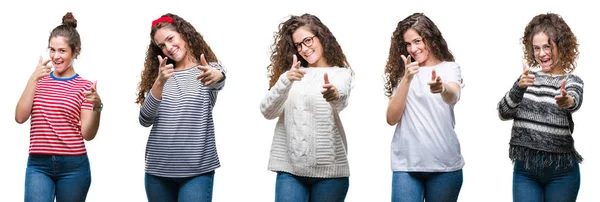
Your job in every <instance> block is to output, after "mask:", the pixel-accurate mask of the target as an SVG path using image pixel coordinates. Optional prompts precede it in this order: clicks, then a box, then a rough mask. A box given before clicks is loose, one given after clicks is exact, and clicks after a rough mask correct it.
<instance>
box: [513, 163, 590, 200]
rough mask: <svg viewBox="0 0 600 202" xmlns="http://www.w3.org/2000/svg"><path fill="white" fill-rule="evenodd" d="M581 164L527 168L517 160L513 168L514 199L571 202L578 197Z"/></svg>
mask: <svg viewBox="0 0 600 202" xmlns="http://www.w3.org/2000/svg"><path fill="white" fill-rule="evenodd" d="M579 184H580V175H579V164H578V163H577V162H573V166H570V167H560V168H557V167H556V164H554V163H553V164H551V165H550V166H547V167H544V168H543V169H542V170H537V171H536V170H531V169H529V170H527V169H525V167H524V163H523V162H522V161H515V165H514V170H513V201H515V202H554V201H556V202H570V201H575V200H576V199H577V193H578V192H579Z"/></svg>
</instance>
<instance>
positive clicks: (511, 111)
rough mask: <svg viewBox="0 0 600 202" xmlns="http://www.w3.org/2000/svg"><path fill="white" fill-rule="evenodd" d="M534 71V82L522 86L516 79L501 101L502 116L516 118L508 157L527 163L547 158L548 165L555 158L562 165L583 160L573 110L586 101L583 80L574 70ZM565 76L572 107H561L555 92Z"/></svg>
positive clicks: (509, 118) (506, 118) (527, 165)
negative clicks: (562, 72) (576, 142)
mask: <svg viewBox="0 0 600 202" xmlns="http://www.w3.org/2000/svg"><path fill="white" fill-rule="evenodd" d="M530 74H533V75H535V80H534V83H533V85H532V86H529V87H526V88H521V87H519V86H518V85H517V83H518V80H517V82H515V83H514V84H513V87H512V88H511V89H510V91H509V92H508V93H506V94H505V96H504V97H503V98H502V99H501V100H500V102H499V103H498V113H499V116H500V119H501V120H513V127H512V135H511V139H510V150H509V157H510V158H511V159H512V160H513V161H514V160H524V161H526V162H525V163H526V167H530V166H529V165H535V164H537V163H538V162H537V161H538V159H539V158H540V157H541V159H544V160H543V161H544V162H543V163H544V164H545V165H550V164H551V163H553V162H556V163H557V164H558V165H560V166H564V165H569V164H571V162H572V161H571V160H577V161H579V162H580V161H581V160H582V158H581V156H580V155H579V153H578V152H577V151H576V150H575V146H574V140H573V136H572V134H573V131H574V127H575V123H574V122H573V119H572V117H571V114H572V113H574V112H576V111H577V110H578V109H579V108H580V107H581V104H582V102H583V80H581V78H580V77H578V76H576V75H574V74H568V75H551V74H547V73H544V72H531V73H530ZM565 78H566V81H567V82H566V85H565V90H566V91H567V94H568V95H569V96H571V97H573V100H574V104H573V106H571V107H569V108H564V109H563V108H559V107H558V105H557V104H556V100H555V99H554V97H555V96H557V95H559V94H560V87H561V81H562V80H563V79H565Z"/></svg>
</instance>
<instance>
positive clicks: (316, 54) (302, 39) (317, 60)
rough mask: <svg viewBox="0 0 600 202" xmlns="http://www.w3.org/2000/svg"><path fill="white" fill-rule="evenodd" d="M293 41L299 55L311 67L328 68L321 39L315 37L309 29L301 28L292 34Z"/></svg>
mask: <svg viewBox="0 0 600 202" xmlns="http://www.w3.org/2000/svg"><path fill="white" fill-rule="evenodd" d="M292 40H293V41H294V45H295V48H296V50H298V53H299V54H300V56H302V58H304V60H306V62H308V66H309V67H327V66H329V65H327V60H326V59H325V57H323V45H322V44H321V40H319V37H317V36H315V35H314V34H313V33H312V32H311V31H310V30H309V28H308V27H306V26H305V27H300V28H298V29H297V30H296V31H294V33H293V34H292Z"/></svg>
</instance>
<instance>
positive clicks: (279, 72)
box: [260, 14, 352, 202]
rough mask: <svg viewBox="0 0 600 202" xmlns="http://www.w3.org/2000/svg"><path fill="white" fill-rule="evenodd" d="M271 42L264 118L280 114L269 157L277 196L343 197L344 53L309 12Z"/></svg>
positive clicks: (347, 82) (347, 86)
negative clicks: (342, 112) (340, 114)
mask: <svg viewBox="0 0 600 202" xmlns="http://www.w3.org/2000/svg"><path fill="white" fill-rule="evenodd" d="M272 47H273V48H272V54H271V64H270V65H269V66H268V67H267V69H268V71H269V73H270V79H271V80H270V81H269V89H270V90H269V92H268V93H267V95H266V96H265V98H264V99H263V100H262V102H261V104H260V109H261V112H262V114H263V115H264V117H265V118H266V119H275V118H279V120H278V121H277V125H276V127H275V136H274V137H273V144H272V147H271V157H270V159H269V170H271V171H274V172H277V179H276V182H275V189H276V190H275V201H286V202H288V201H312V202H317V201H327V202H335V201H344V199H345V197H346V193H347V192H348V186H349V182H348V176H350V172H349V167H348V159H347V156H346V154H347V144H346V137H345V132H344V129H343V127H342V123H341V121H340V118H339V112H340V111H342V110H343V109H344V108H345V107H346V106H347V105H348V98H349V96H350V90H351V88H352V85H351V82H352V71H351V69H350V65H349V64H348V61H347V60H346V56H345V55H344V53H343V52H342V48H341V47H340V45H339V44H338V42H337V40H336V39H335V37H334V36H333V34H332V33H331V31H329V29H328V28H327V26H325V25H324V24H323V23H322V22H321V20H319V18H317V17H316V16H314V15H310V14H304V15H302V16H291V17H290V19H288V20H287V21H285V22H283V23H281V24H280V25H279V32H278V34H277V35H276V36H275V42H274V43H273V46H272Z"/></svg>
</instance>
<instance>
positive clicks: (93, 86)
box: [92, 80, 98, 91]
mask: <svg viewBox="0 0 600 202" xmlns="http://www.w3.org/2000/svg"><path fill="white" fill-rule="evenodd" d="M97 83H98V80H95V81H94V83H93V84H92V90H93V91H96V84H97Z"/></svg>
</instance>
